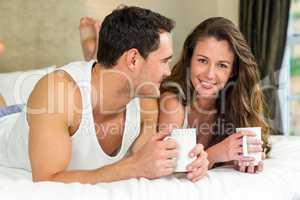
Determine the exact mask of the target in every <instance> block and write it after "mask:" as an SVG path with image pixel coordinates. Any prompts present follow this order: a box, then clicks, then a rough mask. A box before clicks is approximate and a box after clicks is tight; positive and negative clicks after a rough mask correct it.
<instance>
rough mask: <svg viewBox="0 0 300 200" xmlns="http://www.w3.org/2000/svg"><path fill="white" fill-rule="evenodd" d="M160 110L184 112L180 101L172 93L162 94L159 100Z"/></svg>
mask: <svg viewBox="0 0 300 200" xmlns="http://www.w3.org/2000/svg"><path fill="white" fill-rule="evenodd" d="M159 105H160V109H161V108H162V107H163V108H165V109H167V110H173V111H174V110H178V111H184V109H185V106H184V105H183V103H182V102H181V101H180V98H179V97H178V96H177V95H176V94H175V93H173V92H164V93H162V94H161V96H160V99H159Z"/></svg>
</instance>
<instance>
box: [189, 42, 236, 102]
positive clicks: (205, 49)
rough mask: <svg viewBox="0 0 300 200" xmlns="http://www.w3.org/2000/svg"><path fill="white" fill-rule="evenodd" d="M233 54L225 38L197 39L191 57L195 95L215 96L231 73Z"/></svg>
mask: <svg viewBox="0 0 300 200" xmlns="http://www.w3.org/2000/svg"><path fill="white" fill-rule="evenodd" d="M233 62H234V54H233V52H232V51H231V49H230V46H229V43H228V42H227V41H226V40H220V41H218V40H216V39H215V38H214V37H208V38H204V39H202V40H199V41H198V42H197V44H196V47H195V49H194V52H193V55H192V58H191V81H192V84H193V86H194V88H195V89H196V92H197V97H206V98H207V97H208V98H209V97H212V96H213V97H215V96H216V94H218V92H219V91H220V90H221V89H223V88H224V87H225V85H226V83H227V82H228V79H229V78H230V76H231V75H232V71H233Z"/></svg>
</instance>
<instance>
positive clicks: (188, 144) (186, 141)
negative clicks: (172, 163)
mask: <svg viewBox="0 0 300 200" xmlns="http://www.w3.org/2000/svg"><path fill="white" fill-rule="evenodd" d="M170 138H172V139H174V140H175V141H176V142H177V148H178V157H177V159H176V168H175V172H186V171H187V169H186V167H187V165H189V164H190V163H192V161H193V160H195V158H190V157H189V153H190V152H191V150H192V149H193V148H194V147H195V146H196V129H195V128H187V129H174V130H172V132H171V136H170Z"/></svg>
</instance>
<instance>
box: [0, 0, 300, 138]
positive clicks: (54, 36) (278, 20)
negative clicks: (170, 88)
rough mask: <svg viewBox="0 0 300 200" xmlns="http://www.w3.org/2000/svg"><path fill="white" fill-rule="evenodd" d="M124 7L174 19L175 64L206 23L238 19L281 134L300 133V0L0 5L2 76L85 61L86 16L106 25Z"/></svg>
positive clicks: (73, 0)
mask: <svg viewBox="0 0 300 200" xmlns="http://www.w3.org/2000/svg"><path fill="white" fill-rule="evenodd" d="M120 4H125V5H129V6H130V5H134V6H141V7H145V8H149V9H151V10H154V11H157V12H159V13H161V14H163V15H165V16H167V17H169V18H172V19H173V20H175V22H176V27H175V29H174V31H173V42H174V53H175V57H174V59H173V63H174V62H175V61H176V60H177V58H178V56H179V53H180V52H181V49H182V45H183V42H184V40H185V38H186V36H187V35H188V33H189V32H191V31H192V29H193V28H194V27H195V26H196V25H197V24H199V23H200V22H201V21H203V20H204V19H206V18H208V17H213V16H222V17H226V18H228V19H230V20H232V21H233V23H235V24H236V25H237V26H239V27H240V29H241V31H242V32H243V33H244V35H245V38H246V40H247V41H248V43H249V45H250V47H251V48H252V51H253V53H254V55H255V57H256V59H257V61H258V64H259V67H260V74H261V77H262V83H261V84H262V86H264V87H265V90H264V92H265V94H266V96H267V104H268V106H269V109H270V116H271V117H270V118H269V121H270V123H271V124H272V126H273V127H274V128H275V129H276V134H284V135H300V0H186V1H183V0H163V1H161V0H123V1H122V0H64V1H60V0H48V1H38V0H26V1H24V0H9V1H8V0H1V1H0V42H1V43H3V44H4V45H5V51H4V53H3V55H2V56H1V57H0V73H6V72H13V71H18V70H28V69H38V68H43V67H45V66H50V65H57V66H61V65H64V64H66V63H68V62H71V61H75V60H82V59H83V56H82V51H81V46H80V39H79V29H78V27H79V20H80V18H81V17H83V16H91V17H94V18H97V19H100V20H101V19H103V18H104V17H105V16H106V15H107V14H109V13H110V12H111V11H112V10H113V9H115V8H116V7H117V6H119V5H120ZM0 87H1V86H0Z"/></svg>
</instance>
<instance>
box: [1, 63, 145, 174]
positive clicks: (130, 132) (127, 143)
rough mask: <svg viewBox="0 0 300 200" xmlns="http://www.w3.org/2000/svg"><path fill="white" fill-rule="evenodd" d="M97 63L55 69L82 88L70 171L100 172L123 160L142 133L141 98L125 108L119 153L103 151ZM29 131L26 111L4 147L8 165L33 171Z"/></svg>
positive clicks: (21, 115) (72, 64)
mask: <svg viewBox="0 0 300 200" xmlns="http://www.w3.org/2000/svg"><path fill="white" fill-rule="evenodd" d="M94 62H95V61H90V62H73V63H70V64H68V65H65V66H63V67H60V68H57V69H56V70H63V71H65V72H66V73H68V74H69V75H70V76H71V77H72V79H73V80H74V81H75V82H76V84H77V85H78V87H79V89H80V93H81V98H82V115H81V122H80V125H79V128H78V130H77V131H76V132H75V133H74V134H73V136H71V137H70V139H71V142H72V155H71V160H70V163H69V165H68V167H67V169H68V170H89V169H97V168H100V167H103V166H105V165H109V164H112V163H115V162H117V161H119V160H121V159H122V158H124V156H125V155H126V153H127V152H128V150H129V148H130V147H131V145H132V144H133V142H134V141H135V139H136V138H137V136H138V135H139V133H140V123H141V122H140V103H139V99H138V98H134V99H132V100H131V101H130V102H129V103H128V104H127V106H126V119H125V125H124V132H123V138H122V144H121V147H120V149H119V151H118V153H117V154H116V155H115V156H109V155H107V154H106V153H105V152H104V151H103V150H102V148H101V146H100V144H99V142H98V139H97V136H96V131H95V124H94V119H93V110H92V104H91V72H92V66H93V63H94ZM108 87H109V86H108ZM49 128H51V126H50V127H49ZM28 132H29V127H28V124H27V120H26V110H24V111H23V112H22V113H21V114H20V116H19V117H18V120H17V122H16V126H15V128H14V129H13V130H12V131H11V132H10V134H9V137H8V141H7V144H6V147H5V148H6V150H7V155H6V157H7V164H6V165H8V166H10V167H16V168H23V169H28V170H31V168H30V164H29V156H28ZM2 162H3V161H2Z"/></svg>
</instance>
